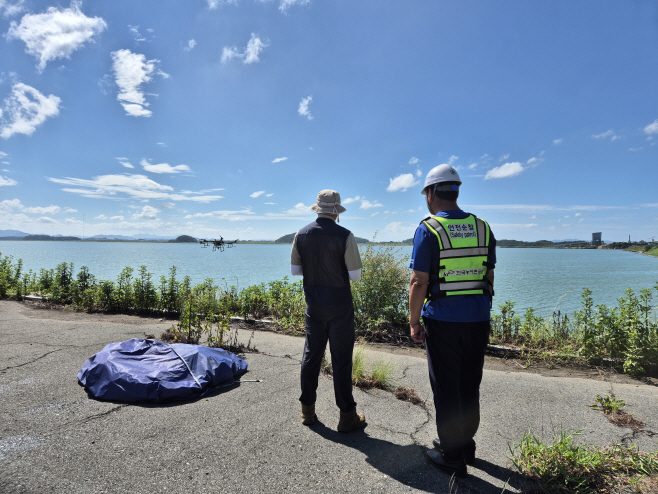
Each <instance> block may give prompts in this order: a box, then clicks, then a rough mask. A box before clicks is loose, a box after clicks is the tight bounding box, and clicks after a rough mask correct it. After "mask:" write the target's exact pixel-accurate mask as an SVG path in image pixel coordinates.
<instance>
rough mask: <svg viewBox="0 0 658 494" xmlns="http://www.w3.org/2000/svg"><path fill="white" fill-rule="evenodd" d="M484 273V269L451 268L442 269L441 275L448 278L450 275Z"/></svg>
mask: <svg viewBox="0 0 658 494" xmlns="http://www.w3.org/2000/svg"><path fill="white" fill-rule="evenodd" d="M483 274H484V269H479V268H476V269H452V270H450V271H444V272H443V277H444V278H449V277H452V276H482V275H483Z"/></svg>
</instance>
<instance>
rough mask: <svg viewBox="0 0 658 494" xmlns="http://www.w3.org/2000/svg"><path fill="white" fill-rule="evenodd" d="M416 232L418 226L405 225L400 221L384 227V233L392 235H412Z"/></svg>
mask: <svg viewBox="0 0 658 494" xmlns="http://www.w3.org/2000/svg"><path fill="white" fill-rule="evenodd" d="M415 231H416V225H405V224H403V223H401V222H400V221H394V222H392V223H389V224H388V225H386V226H385V227H384V230H383V232H384V233H389V234H390V235H396V236H399V235H411V234H412V233H413V232H415Z"/></svg>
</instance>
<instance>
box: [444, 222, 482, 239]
mask: <svg viewBox="0 0 658 494" xmlns="http://www.w3.org/2000/svg"><path fill="white" fill-rule="evenodd" d="M448 232H449V234H450V238H475V237H477V233H476V231H475V226H474V225H471V224H470V223H458V224H456V225H448Z"/></svg>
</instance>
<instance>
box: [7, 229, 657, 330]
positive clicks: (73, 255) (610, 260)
mask: <svg viewBox="0 0 658 494" xmlns="http://www.w3.org/2000/svg"><path fill="white" fill-rule="evenodd" d="M400 252H402V253H403V254H411V247H410V246H409V247H401V248H400ZM0 253H1V254H2V256H8V255H11V256H13V257H14V258H15V259H19V258H21V259H23V265H24V269H25V271H27V270H29V269H33V270H34V271H37V272H38V271H39V269H40V268H47V269H51V268H54V267H56V266H57V265H58V264H59V263H61V262H73V264H74V268H75V273H76V274H77V272H78V271H79V269H80V267H82V266H87V267H88V268H89V270H90V271H91V273H93V274H94V275H95V276H96V277H97V278H99V279H105V280H113V281H114V280H116V278H117V277H118V275H119V273H120V272H121V270H122V269H123V268H124V267H127V266H130V267H132V268H134V269H135V271H137V269H138V268H139V267H140V266H141V265H146V266H147V267H148V270H149V272H151V273H153V275H154V280H159V278H160V276H161V275H168V273H169V268H171V266H176V268H177V277H178V279H182V278H183V276H186V275H187V276H190V277H191V278H192V281H193V283H200V282H202V281H203V280H205V279H206V278H212V279H213V280H214V282H215V284H216V285H218V286H221V287H224V286H231V285H235V286H238V287H239V288H244V287H247V286H249V285H254V284H257V283H261V282H269V281H275V280H279V279H281V278H283V277H284V276H290V257H289V256H290V246H289V245H276V244H275V245H271V244H270V245H267V244H255V245H249V244H238V245H236V246H235V247H233V248H231V249H226V250H224V252H219V251H216V252H213V251H212V249H211V248H207V249H203V248H201V247H200V246H199V244H174V243H172V244H168V243H137V242H93V243H92V242H47V241H45V242H40V241H0ZM497 256H498V263H497V265H496V271H495V272H496V285H495V286H496V296H495V297H494V307H497V305H500V304H502V303H503V302H505V301H508V300H509V301H513V302H516V310H517V312H518V313H522V312H523V311H524V309H525V308H527V307H534V308H535V309H536V311H537V312H538V313H539V315H542V316H544V317H549V316H550V315H551V314H552V313H553V309H554V308H555V307H557V308H558V309H559V310H561V311H562V313H565V312H566V313H568V314H569V315H570V316H571V315H572V314H573V312H574V311H575V310H578V309H579V308H580V295H581V292H582V289H583V287H588V288H590V289H591V290H592V291H593V298H594V304H595V305H598V304H606V305H613V306H615V305H616V302H617V299H619V298H620V297H622V296H623V295H624V292H625V290H626V289H627V288H632V289H633V290H636V291H639V290H640V289H642V288H652V287H653V286H655V285H656V283H658V258H655V257H649V256H643V255H640V254H636V253H632V252H624V251H615V250H570V249H502V248H499V249H497ZM295 279H298V278H295ZM654 294H656V295H658V293H656V292H654ZM654 299H655V301H656V304H658V297H654Z"/></svg>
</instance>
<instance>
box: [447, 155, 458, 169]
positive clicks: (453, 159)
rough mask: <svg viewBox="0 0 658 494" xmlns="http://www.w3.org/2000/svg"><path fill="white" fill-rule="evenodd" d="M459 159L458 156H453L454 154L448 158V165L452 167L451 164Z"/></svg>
mask: <svg viewBox="0 0 658 494" xmlns="http://www.w3.org/2000/svg"><path fill="white" fill-rule="evenodd" d="M458 159H459V156H455V155H454V154H453V155H452V156H450V158H448V165H450V166H452V164H453V163H454V162H455V161H457V160H458Z"/></svg>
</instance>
